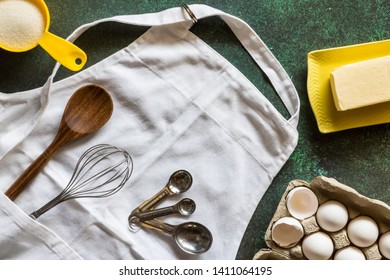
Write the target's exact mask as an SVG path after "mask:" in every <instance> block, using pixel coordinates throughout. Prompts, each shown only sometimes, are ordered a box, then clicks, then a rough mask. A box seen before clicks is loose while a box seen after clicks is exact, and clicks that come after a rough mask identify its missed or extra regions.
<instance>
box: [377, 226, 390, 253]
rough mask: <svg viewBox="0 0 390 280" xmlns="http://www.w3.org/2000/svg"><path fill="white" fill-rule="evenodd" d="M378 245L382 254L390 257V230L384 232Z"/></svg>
mask: <svg viewBox="0 0 390 280" xmlns="http://www.w3.org/2000/svg"><path fill="white" fill-rule="evenodd" d="M378 246H379V251H380V252H381V254H382V255H383V256H384V257H385V258H387V259H390V231H388V232H386V233H384V234H382V236H381V237H380V238H379V242H378Z"/></svg>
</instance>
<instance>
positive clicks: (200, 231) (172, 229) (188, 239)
mask: <svg viewBox="0 0 390 280" xmlns="http://www.w3.org/2000/svg"><path fill="white" fill-rule="evenodd" d="M142 225H144V226H145V227H147V228H150V229H155V230H158V231H161V232H164V233H166V234H169V235H171V236H172V237H173V238H174V239H175V241H176V244H177V245H178V246H179V248H180V249H182V250H183V251H184V252H186V253H188V254H203V253H205V252H207V251H208V250H209V249H210V247H211V245H212V243H213V236H212V234H211V232H210V231H209V230H208V228H206V227H205V226H204V225H202V224H199V223H197V222H186V223H182V224H179V225H177V226H173V225H170V224H167V223H164V222H161V221H159V220H149V221H145V222H143V223H142Z"/></svg>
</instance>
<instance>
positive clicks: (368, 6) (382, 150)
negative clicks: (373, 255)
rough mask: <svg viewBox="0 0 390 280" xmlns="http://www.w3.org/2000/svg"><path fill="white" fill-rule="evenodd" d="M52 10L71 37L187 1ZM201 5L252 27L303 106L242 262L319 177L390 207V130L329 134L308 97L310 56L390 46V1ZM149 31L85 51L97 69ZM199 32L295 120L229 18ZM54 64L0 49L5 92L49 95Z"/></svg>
mask: <svg viewBox="0 0 390 280" xmlns="http://www.w3.org/2000/svg"><path fill="white" fill-rule="evenodd" d="M46 3H47V5H48V7H49V10H50V14H51V25H50V31H51V32H52V33H55V34H57V35H59V36H61V37H64V38H66V37H67V36H68V35H69V34H70V33H71V32H72V31H73V30H74V29H75V28H77V27H78V26H80V25H82V24H84V23H88V22H91V21H94V20H97V19H101V18H105V17H110V16H114V15H123V14H139V13H149V12H158V11H160V10H163V9H166V8H171V7H175V6H181V5H182V4H184V3H185V2H182V1H168V0H165V1H132V0H128V1H125V0H99V1H92V0H84V1H70V0H61V1H58V0H47V1H46ZM196 3H204V4H208V5H210V6H213V7H215V8H218V9H220V10H223V11H225V12H227V13H230V14H232V15H235V16H237V17H240V18H241V19H243V20H245V21H246V22H247V23H248V24H249V25H250V26H251V27H252V28H253V29H254V30H255V31H256V32H257V34H259V36H260V37H261V38H262V40H263V41H264V42H265V43H266V44H267V46H268V47H269V48H270V49H271V51H272V52H273V53H274V55H275V56H276V57H277V59H278V60H279V61H280V62H281V64H282V65H283V66H284V68H285V69H286V71H287V73H288V74H289V75H290V77H291V79H292V81H293V82H294V84H295V86H296V88H297V90H298V93H299V96H300V99H301V117H300V123H299V127H298V130H299V133H300V138H299V143H298V146H297V149H296V150H295V152H294V153H293V155H292V156H291V158H290V159H289V160H288V162H287V163H286V165H285V166H284V167H283V169H282V170H281V172H280V173H279V175H278V176H277V177H276V178H275V180H274V181H273V183H272V185H271V186H270V188H269V190H268V191H267V192H266V194H265V196H264V197H263V199H262V200H261V202H260V203H259V205H258V207H257V209H256V211H255V213H254V215H253V218H252V220H251V222H250V223H249V225H248V227H247V230H246V233H245V235H244V237H243V240H242V242H241V246H240V249H239V251H238V253H237V259H252V258H253V256H254V254H255V253H256V252H257V251H258V250H260V249H261V248H264V247H266V245H265V243H264V240H263V237H264V234H265V231H266V229H267V226H268V223H269V221H270V220H271V218H272V216H273V214H274V211H275V210H276V207H277V204H278V202H279V200H280V198H281V196H282V194H283V192H284V190H285V188H286V186H287V184H288V183H289V182H290V181H291V180H294V179H303V180H306V181H311V180H312V179H313V178H314V177H316V176H318V175H324V176H327V177H333V178H336V179H337V180H338V181H340V182H342V183H344V184H346V185H349V186H351V187H354V188H355V189H356V190H357V191H358V192H360V193H361V194H363V195H366V196H369V197H371V198H376V199H380V200H382V201H384V202H385V203H387V204H390V125H389V124H381V125H376V126H371V127H364V128H356V129H351V130H347V131H342V132H336V133H331V134H321V133H320V132H319V130H318V128H317V123H316V120H315V118H314V115H313V112H312V109H311V107H310V104H309V100H308V97H307V89H306V81H307V54H308V52H310V51H312V50H318V49H324V48H331V47H339V46H345V45H351V44H358V43H365V42H372V41H378V40H385V39H389V38H390V1H388V0H382V1H369V0H356V1H340V0H329V1H313V0H297V1H293V0H290V1H289V0H271V1H253V0H252V1H218V0H214V1H198V2H196ZM186 4H192V2H187V3H186ZM146 29H147V28H146V27H134V26H125V25H121V24H113V23H106V24H102V25H99V26H98V27H96V28H93V29H91V30H90V31H88V32H87V33H86V34H84V35H83V36H82V37H81V38H80V39H78V40H77V41H76V44H77V45H78V46H80V47H81V48H82V49H83V50H84V51H85V52H86V53H87V54H88V59H89V60H88V63H87V65H86V67H88V66H90V65H92V64H94V63H96V62H97V61H99V60H101V59H103V58H105V57H107V56H109V55H111V54H113V53H114V52H116V51H117V50H119V49H121V48H122V47H124V46H126V45H128V44H129V43H131V42H132V41H133V40H134V39H136V38H137V37H138V36H139V35H141V34H142V33H143V32H144V31H145V30H146ZM192 31H193V32H194V33H195V34H196V35H198V36H199V37H200V38H201V39H203V40H204V41H206V42H207V43H208V44H209V45H211V46H212V47H213V48H215V49H216V50H217V51H218V52H219V53H221V54H222V55H223V56H225V57H226V58H227V59H228V60H229V61H230V62H231V63H232V64H234V65H235V66H236V67H237V68H238V69H239V70H241V71H242V72H243V73H244V74H245V75H246V76H247V77H248V79H249V80H251V81H252V82H253V83H254V84H255V85H256V86H257V87H258V88H259V89H260V91H262V92H263V93H264V95H265V96H267V98H269V99H270V100H271V101H272V102H273V103H274V104H275V106H276V107H277V108H278V109H279V110H280V111H281V112H282V114H283V115H284V116H286V117H287V116H288V115H287V113H286V111H285V109H284V107H283V105H282V104H281V102H280V100H279V99H278V97H277V96H276V94H275V93H274V92H273V90H272V88H271V87H270V85H269V84H268V81H267V80H266V79H265V77H264V75H263V74H262V72H261V71H260V70H259V69H258V68H257V66H256V65H255V64H254V62H253V61H252V60H251V58H250V57H249V55H248V54H247V53H246V52H245V51H244V50H243V48H242V47H241V46H240V44H239V43H238V41H237V39H236V38H235V36H234V35H233V34H232V32H231V31H230V29H229V28H228V27H227V26H226V24H225V23H224V22H223V21H222V20H221V19H219V18H209V19H204V20H201V21H200V22H199V23H197V24H196V25H195V26H194V27H193V28H192ZM389 55H390V50H389ZM54 64H55V62H54V61H53V60H52V59H51V58H50V57H49V56H48V55H47V54H46V53H45V52H44V51H43V50H42V49H41V48H40V47H37V48H34V49H33V50H31V51H28V52H24V53H10V52H6V51H4V50H1V49H0V92H4V93H12V92H17V91H21V90H27V89H31V88H35V87H40V86H42V85H43V84H44V83H45V81H46V79H47V77H48V76H49V75H50V73H51V71H52V68H53V66H54ZM69 75H72V72H70V71H68V70H66V69H64V68H61V70H60V72H59V74H58V77H57V79H61V78H65V77H67V76H69ZM242 203H245V202H242ZM215 218H216V219H217V218H218V217H215Z"/></svg>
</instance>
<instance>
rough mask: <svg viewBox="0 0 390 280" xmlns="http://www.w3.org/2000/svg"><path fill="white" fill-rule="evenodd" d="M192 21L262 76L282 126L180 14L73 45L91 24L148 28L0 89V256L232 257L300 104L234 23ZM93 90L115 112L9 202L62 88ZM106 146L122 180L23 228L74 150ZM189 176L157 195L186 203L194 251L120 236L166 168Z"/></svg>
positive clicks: (58, 186) (57, 109)
mask: <svg viewBox="0 0 390 280" xmlns="http://www.w3.org/2000/svg"><path fill="white" fill-rule="evenodd" d="M190 9H191V10H192V12H193V13H194V14H195V16H196V17H197V18H198V19H201V18H204V17H209V16H215V15H218V16H221V17H222V18H223V19H224V20H225V22H226V23H227V24H228V25H229V26H230V27H231V29H232V30H233V32H234V33H235V35H236V36H237V37H238V39H239V40H240V42H241V43H242V44H243V46H244V47H245V48H246V50H247V51H248V52H249V54H250V55H251V56H252V57H253V59H254V60H255V61H256V63H257V64H258V65H259V67H260V68H261V69H262V70H263V71H264V73H265V74H266V75H267V76H268V77H269V79H270V81H271V82H272V84H273V86H274V88H275V90H276V92H277V93H278V94H279V96H280V98H281V99H282V101H283V102H284V104H285V106H286V108H287V109H288V111H289V113H290V115H291V118H290V119H289V120H286V119H284V118H283V117H282V115H281V114H280V113H279V112H278V111H277V110H276V109H275V107H274V106H273V105H272V104H271V103H270V102H269V101H268V100H267V99H266V98H265V97H264V96H263V95H262V94H261V93H260V92H259V91H258V89H257V88H255V87H254V85H253V84H252V83H250V82H249V81H248V80H247V79H246V78H245V77H244V76H243V75H242V73H241V72H239V71H238V70H237V69H236V68H235V67H234V66H232V65H231V64H230V63H229V62H228V61H226V60H225V59H224V58H223V57H222V56H220V55H219V54H218V53H216V52H215V51H214V50H213V49H212V48H210V47H209V46H208V45H207V44H206V43H204V42H203V41H202V40H200V39H199V38H197V37H196V36H195V35H194V34H192V33H191V32H190V31H189V28H190V27H191V25H192V24H193V21H192V20H191V18H190V17H189V15H188V14H187V13H186V12H185V10H184V9H182V8H172V9H168V10H165V11H162V12H160V13H155V14H145V15H133V16H118V17H113V18H110V19H104V20H100V21H96V22H93V23H91V24H87V25H85V26H82V27H80V28H79V29H78V30H76V31H75V33H74V34H72V35H71V36H70V37H69V38H68V39H69V40H70V41H74V40H75V39H76V38H77V37H78V36H80V35H81V34H82V33H83V32H84V31H85V30H87V29H88V28H90V27H91V26H94V25H96V24H98V23H100V22H105V21H116V22H121V23H126V24H135V25H144V26H152V27H151V28H150V29H149V30H148V31H147V32H146V33H145V34H143V35H142V36H141V37H140V38H138V39H137V40H136V41H135V42H133V43H131V44H130V45H129V46H128V47H126V48H124V49H122V50H120V51H119V52H117V53H115V54H113V55H112V56H110V57H108V58H106V59H104V60H103V61H101V62H99V63H97V64H96V65H94V66H92V67H90V68H88V69H86V70H84V71H82V72H80V73H77V74H75V75H74V76H72V77H70V78H67V79H64V80H61V81H58V82H55V83H53V82H52V81H53V78H54V75H55V73H56V71H57V69H58V67H59V65H56V67H55V69H54V71H53V74H52V76H51V77H50V78H49V79H48V81H47V83H46V84H45V85H44V86H43V87H42V88H37V89H33V90H30V91H26V92H19V93H14V94H0V159H1V160H0V177H1V180H0V189H1V192H0V258H1V259H79V258H81V259H167V260H169V259H234V258H235V256H236V253H237V250H238V247H239V245H240V241H241V238H242V236H243V234H244V232H245V229H246V227H247V224H248V222H249V220H250V218H251V216H252V214H253V212H254V210H255V208H256V206H257V204H258V203H259V201H260V199H261V198H262V196H263V194H264V193H265V191H266V190H267V188H268V187H269V185H270V184H271V181H272V180H273V178H274V177H275V175H276V174H277V173H278V172H279V170H280V169H281V167H282V166H283V165H284V163H285V162H286V160H287V159H288V158H289V156H290V155H291V153H292V152H293V150H294V148H295V146H296V144H297V139H298V133H297V130H296V126H297V123H298V115H299V99H298V95H297V93H296V90H295V88H294V86H293V84H292V82H291V80H290V79H289V77H288V75H287V74H286V72H285V71H284V69H283V68H282V67H281V65H280V64H279V63H278V61H277V60H276V59H275V57H274V56H273V55H272V54H271V52H270V51H269V49H268V48H267V47H266V46H265V45H264V43H263V42H262V41H261V40H260V38H259V37H258V36H257V35H256V34H255V33H254V31H253V30H252V29H251V28H250V27H249V26H248V25H247V24H246V23H245V22H243V21H242V20H240V19H238V18H236V17H234V16H231V15H228V14H226V13H224V12H222V11H219V10H216V9H214V8H211V7H209V6H205V5H191V6H190ZM90 83H93V84H97V85H99V86H102V87H103V88H105V89H106V90H107V91H108V92H110V93H111V95H112V98H113V101H114V113H113V115H112V117H111V119H110V120H109V122H108V123H107V124H106V125H105V126H104V127H103V128H102V129H100V130H99V131H98V132H96V133H93V134H91V135H89V136H87V137H85V138H83V139H79V140H76V141H75V142H73V143H71V144H68V145H66V146H64V147H63V148H62V149H61V150H60V151H59V152H58V153H57V154H56V155H55V156H54V158H53V159H52V160H50V162H49V163H48V164H47V165H46V166H45V167H44V169H43V171H42V172H41V173H40V174H39V175H38V176H37V177H36V178H35V179H34V180H33V181H32V182H31V183H30V185H29V186H28V187H27V188H26V189H25V190H24V191H23V192H22V193H21V194H20V195H19V197H18V198H17V199H16V200H15V203H14V202H11V201H10V200H9V199H8V198H7V197H6V196H5V195H4V194H3V193H4V192H5V191H6V190H7V189H8V187H9V186H10V185H11V184H12V183H13V182H14V180H15V179H16V178H17V177H18V176H19V175H20V174H21V173H22V171H23V170H24V169H26V168H27V167H28V165H29V164H30V163H31V162H32V161H33V160H34V159H35V158H37V157H38V156H39V155H40V154H41V152H42V151H43V150H44V149H45V148H46V147H47V146H48V145H49V144H50V143H51V141H52V139H53V138H54V136H55V134H56V132H57V128H58V125H59V122H60V119H61V117H62V113H63V110H64V107H65V105H66V103H67V101H68V99H69V97H70V96H71V94H72V93H73V92H75V91H76V90H77V89H78V88H80V87H82V86H84V85H87V84H90ZM100 143H108V144H111V145H115V146H118V147H121V148H124V149H126V150H127V151H128V152H129V153H130V154H131V155H132V157H133V161H134V170H133V175H132V177H131V178H130V180H129V181H128V182H127V184H126V185H125V186H124V187H123V188H122V190H121V191H120V192H119V193H117V194H115V195H114V196H111V197H108V198H104V199H78V200H72V201H67V202H65V203H62V204H60V205H58V206H56V207H54V208H53V209H52V210H50V211H49V212H47V213H45V214H44V215H42V216H41V217H40V218H38V220H36V221H34V220H32V219H30V218H29V216H28V214H30V213H31V212H32V211H35V210H37V209H38V208H40V207H41V206H42V205H43V204H45V203H46V202H47V201H48V200H50V199H51V198H52V197H54V196H55V195H57V194H58V193H59V192H60V191H61V190H62V189H63V188H64V187H65V186H66V184H67V182H68V181H69V179H70V176H71V175H72V173H73V168H74V166H75V164H76V162H77V160H78V158H79V157H80V155H81V154H82V153H83V152H84V151H85V150H86V149H88V148H89V147H91V146H93V145H96V144H100ZM178 169H185V170H188V171H189V172H190V173H191V174H192V176H193V185H192V187H191V188H190V189H189V190H188V191H187V192H186V193H183V194H180V195H178V196H176V197H174V198H173V197H172V198H171V199H168V200H167V201H166V202H165V203H164V204H162V206H164V205H169V204H174V203H176V202H177V201H179V200H180V199H181V198H183V197H190V198H192V199H193V200H194V201H195V202H196V204H197V208H196V211H195V212H194V213H193V214H192V215H191V216H190V217H189V218H183V217H176V216H175V217H174V216H171V217H166V218H161V219H162V220H164V221H165V222H168V223H170V224H180V223H182V222H184V221H187V220H192V221H196V222H199V223H202V224H204V225H205V226H206V227H207V228H208V229H209V230H210V231H211V232H212V234H213V237H214V241H213V245H212V247H211V249H210V250H209V251H208V252H206V253H205V254H202V255H197V256H194V255H189V254H186V253H183V252H182V251H181V250H180V249H178V247H177V246H176V245H175V242H174V240H173V238H171V237H170V236H168V235H164V234H162V233H159V232H154V231H151V230H143V229H141V230H140V231H138V232H137V233H132V232H130V231H129V230H128V224H127V218H128V215H129V214H130V212H131V211H132V210H133V209H134V208H135V207H136V206H138V205H139V204H140V203H141V202H143V201H144V200H146V199H148V198H150V197H151V196H152V195H153V194H155V193H156V192H157V191H159V190H160V189H161V188H162V187H163V186H164V185H165V183H166V182H167V180H168V178H169V176H170V175H171V173H172V172H174V171H175V170H178Z"/></svg>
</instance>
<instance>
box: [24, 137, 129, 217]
mask: <svg viewBox="0 0 390 280" xmlns="http://www.w3.org/2000/svg"><path fill="white" fill-rule="evenodd" d="M132 171H133V161H132V158H131V156H130V155H129V153H128V152H127V151H125V150H124V149H121V148H118V147H115V146H111V145H108V144H99V145H95V146H93V147H91V148H89V149H88V150H86V151H85V152H84V153H83V154H82V155H81V157H80V159H79V160H78V162H77V164H76V166H75V169H74V172H73V174H72V177H71V178H70V180H69V183H68V185H67V186H66V187H65V188H64V190H63V191H62V192H61V193H60V194H59V195H57V196H56V197H55V198H54V199H52V200H51V201H49V202H48V203H47V204H45V205H44V206H43V207H41V208H40V209H39V210H37V211H35V212H33V213H32V214H31V215H30V217H32V218H34V219H36V218H38V217H39V216H40V215H42V214H43V213H45V212H46V211H48V210H50V209H51V208H53V207H54V206H56V205H57V204H59V203H62V202H64V201H66V200H69V199H75V198H91V197H94V198H102V197H107V196H111V195H113V194H115V193H116V192H118V191H119V190H120V189H121V188H122V187H123V186H124V185H125V183H126V182H127V180H128V179H129V178H130V176H131V174H132Z"/></svg>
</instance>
